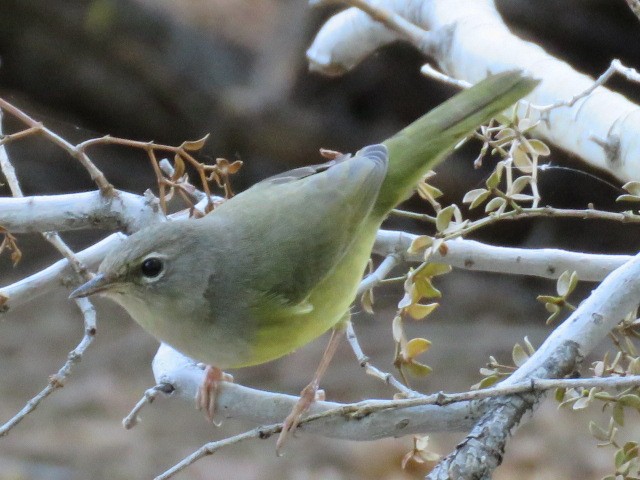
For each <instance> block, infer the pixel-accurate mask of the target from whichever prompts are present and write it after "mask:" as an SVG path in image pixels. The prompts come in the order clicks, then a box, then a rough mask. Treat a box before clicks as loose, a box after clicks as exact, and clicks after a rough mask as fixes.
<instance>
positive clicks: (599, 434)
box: [589, 420, 609, 442]
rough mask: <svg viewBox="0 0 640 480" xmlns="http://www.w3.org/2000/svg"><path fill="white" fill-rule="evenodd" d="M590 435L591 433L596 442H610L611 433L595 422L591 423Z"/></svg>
mask: <svg viewBox="0 0 640 480" xmlns="http://www.w3.org/2000/svg"><path fill="white" fill-rule="evenodd" d="M589 433H591V436H593V437H594V438H595V439H596V440H599V441H601V442H608V441H609V432H607V431H606V430H604V429H603V428H602V427H600V426H598V425H597V424H596V423H595V422H594V421H593V420H591V421H590V422H589Z"/></svg>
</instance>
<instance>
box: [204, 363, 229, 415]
mask: <svg viewBox="0 0 640 480" xmlns="http://www.w3.org/2000/svg"><path fill="white" fill-rule="evenodd" d="M220 382H233V376H231V375H229V374H228V373H225V372H223V371H222V370H220V369H219V368H217V367H213V366H211V365H207V366H206V368H205V370H204V379H203V380H202V383H201V384H200V388H199V389H198V393H197V394H196V408H197V409H198V410H204V414H205V416H206V417H207V420H209V421H210V422H211V423H213V424H214V425H215V426H216V427H219V426H220V425H222V422H217V421H216V420H215V413H216V400H217V398H218V390H219V388H220V385H219V384H220Z"/></svg>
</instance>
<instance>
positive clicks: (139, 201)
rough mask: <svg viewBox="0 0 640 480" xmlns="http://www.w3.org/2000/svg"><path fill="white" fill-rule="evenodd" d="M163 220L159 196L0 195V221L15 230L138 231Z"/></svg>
mask: <svg viewBox="0 0 640 480" xmlns="http://www.w3.org/2000/svg"><path fill="white" fill-rule="evenodd" d="M163 219H164V215H163V214H162V212H161V211H160V208H159V204H158V199H157V198H155V197H154V196H153V195H152V194H151V193H148V194H146V195H145V196H141V195H136V194H133V193H128V192H123V191H120V190H114V191H113V195H107V196H105V195H103V194H102V193H100V192H99V191H93V192H83V193H71V194H65V195H42V196H33V197H20V198H14V197H12V198H8V197H7V198H0V223H1V225H2V226H3V227H4V228H6V229H7V230H9V231H10V232H12V233H31V232H48V231H52V230H56V231H61V232H63V231H68V230H80V229H89V228H94V229H95V228H105V229H112V230H116V229H118V230H124V231H125V232H129V233H131V232H135V231H137V230H140V229H141V228H143V227H145V226H148V225H151V224H153V223H157V222H159V221H162V220H163Z"/></svg>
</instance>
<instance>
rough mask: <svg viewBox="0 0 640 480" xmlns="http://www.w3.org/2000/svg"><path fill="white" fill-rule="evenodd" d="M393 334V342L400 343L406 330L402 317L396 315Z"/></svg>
mask: <svg viewBox="0 0 640 480" xmlns="http://www.w3.org/2000/svg"><path fill="white" fill-rule="evenodd" d="M391 333H392V335H393V341H394V342H396V343H400V342H401V341H402V339H403V337H404V328H403V326H402V317H400V316H399V315H396V316H395V317H394V318H393V322H392V323H391Z"/></svg>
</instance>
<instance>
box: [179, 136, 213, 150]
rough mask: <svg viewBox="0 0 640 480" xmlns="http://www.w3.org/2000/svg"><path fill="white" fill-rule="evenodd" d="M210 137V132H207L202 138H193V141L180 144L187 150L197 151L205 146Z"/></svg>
mask: <svg viewBox="0 0 640 480" xmlns="http://www.w3.org/2000/svg"><path fill="white" fill-rule="evenodd" d="M208 138H209V134H208V133H207V134H206V135H205V136H204V137H202V138H201V139H200V140H191V141H186V142H183V143H182V145H180V147H182V148H183V149H185V150H186V151H187V152H196V151H198V150H200V149H202V147H204V144H205V143H206V142H207V139H208Z"/></svg>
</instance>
